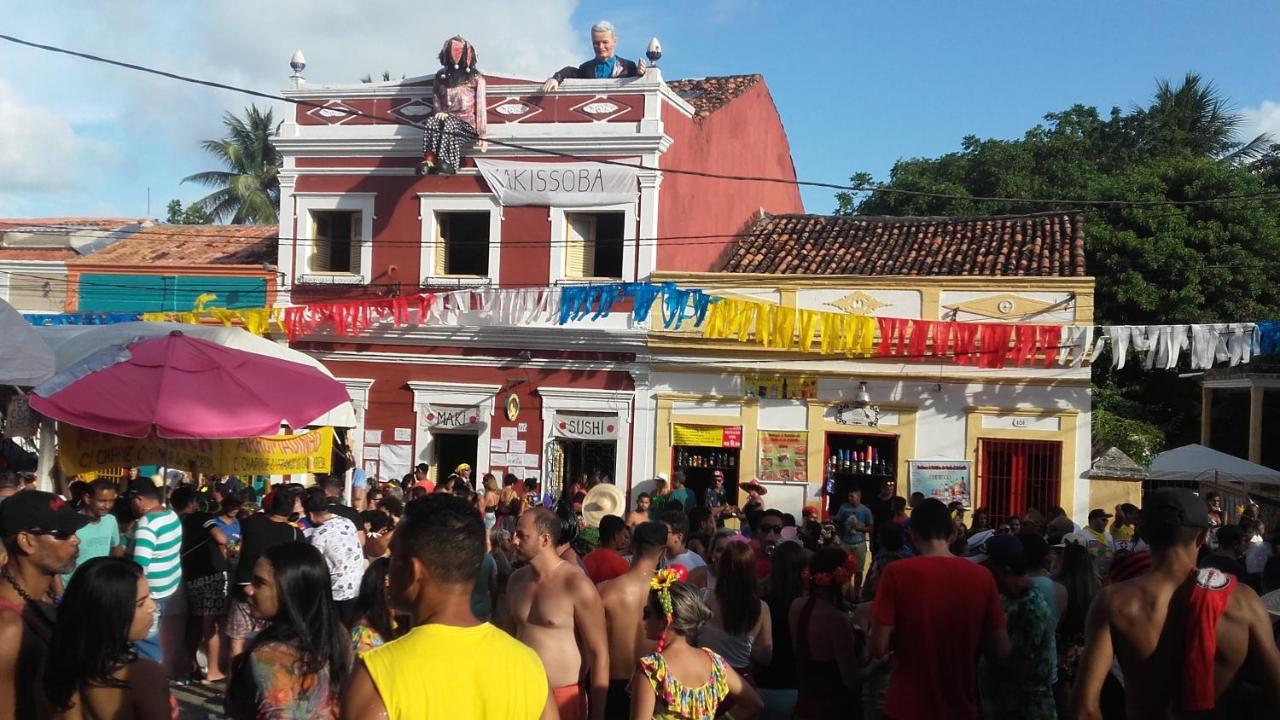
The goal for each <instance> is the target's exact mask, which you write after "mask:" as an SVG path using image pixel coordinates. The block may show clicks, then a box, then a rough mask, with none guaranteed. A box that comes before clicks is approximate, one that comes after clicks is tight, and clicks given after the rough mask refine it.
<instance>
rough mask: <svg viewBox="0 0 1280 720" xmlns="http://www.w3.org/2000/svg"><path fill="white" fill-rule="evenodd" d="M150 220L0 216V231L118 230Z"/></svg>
mask: <svg viewBox="0 0 1280 720" xmlns="http://www.w3.org/2000/svg"><path fill="white" fill-rule="evenodd" d="M146 222H152V221H151V220H148V219H147V218H123V217H45V218H0V231H8V230H31V231H37V230H119V229H121V228H124V227H127V226H129V225H142V224H143V223H146Z"/></svg>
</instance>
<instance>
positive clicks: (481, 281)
mask: <svg viewBox="0 0 1280 720" xmlns="http://www.w3.org/2000/svg"><path fill="white" fill-rule="evenodd" d="M418 210H419V212H418V219H419V220H420V221H421V223H420V224H421V226H422V236H421V249H420V250H419V252H418V263H419V267H420V268H421V274H422V279H421V281H420V284H421V285H424V286H425V285H458V286H470V285H497V284H498V278H499V277H500V275H499V271H500V270H501V269H502V268H501V263H502V206H501V205H499V204H498V200H497V199H496V198H495V197H494V196H493V195H492V194H490V193H418ZM482 211H487V212H488V213H489V274H488V275H487V276H485V277H472V276H469V275H436V274H435V271H436V253H437V252H438V250H439V245H440V243H439V242H438V241H437V240H436V238H437V237H438V236H439V230H438V225H439V223H438V222H437V221H436V213H438V212H482Z"/></svg>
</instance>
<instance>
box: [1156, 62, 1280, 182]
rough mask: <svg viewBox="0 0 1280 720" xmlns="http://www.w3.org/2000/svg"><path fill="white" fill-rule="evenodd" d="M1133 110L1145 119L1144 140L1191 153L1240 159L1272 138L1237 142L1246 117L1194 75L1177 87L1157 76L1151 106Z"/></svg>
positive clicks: (1261, 150) (1254, 154)
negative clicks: (1157, 79) (1158, 78)
mask: <svg viewBox="0 0 1280 720" xmlns="http://www.w3.org/2000/svg"><path fill="white" fill-rule="evenodd" d="M1135 114H1137V115H1140V116H1141V117H1142V118H1143V120H1145V126H1146V127H1145V130H1146V132H1145V133H1144V134H1145V135H1146V137H1147V141H1148V142H1150V143H1151V144H1152V145H1154V146H1155V147H1156V148H1157V149H1159V150H1161V151H1179V150H1182V151H1189V152H1191V153H1193V154H1195V155H1200V156H1208V157H1214V158H1219V159H1221V160H1226V161H1228V162H1232V163H1243V162H1247V161H1250V160H1256V159H1257V158H1259V157H1261V156H1262V155H1263V154H1264V153H1265V152H1266V151H1267V148H1268V147H1269V146H1270V145H1271V143H1272V142H1274V141H1273V140H1272V139H1271V136H1270V135H1267V134H1266V133H1263V134H1261V135H1258V136H1257V137H1255V138H1253V139H1252V140H1249V141H1247V142H1244V141H1241V140H1239V139H1238V138H1237V135H1238V133H1239V132H1240V131H1241V130H1242V129H1243V128H1244V125H1245V122H1246V119H1245V116H1244V115H1241V114H1240V113H1238V112H1235V110H1234V109H1233V108H1231V107H1230V106H1229V105H1228V103H1227V99H1226V98H1225V97H1223V96H1222V93H1220V92H1219V91H1218V89H1217V88H1216V87H1214V85H1213V83H1212V82H1206V81H1204V80H1203V79H1202V78H1201V77H1200V76H1199V75H1198V74H1196V73H1187V75H1186V77H1185V78H1183V79H1182V84H1181V85H1179V86H1177V87H1174V86H1173V84H1172V83H1170V82H1169V81H1168V80H1159V81H1158V82H1157V83H1156V94H1155V97H1154V98H1152V101H1151V105H1150V107H1148V108H1146V109H1144V110H1139V111H1137V112H1136V113H1135Z"/></svg>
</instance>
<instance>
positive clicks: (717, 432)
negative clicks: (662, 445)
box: [671, 423, 742, 448]
mask: <svg viewBox="0 0 1280 720" xmlns="http://www.w3.org/2000/svg"><path fill="white" fill-rule="evenodd" d="M671 444H672V445H684V446H686V447H717V448H740V447H742V428H741V427H720V426H718V425H683V424H681V423H675V424H674V425H673V426H672V427H671Z"/></svg>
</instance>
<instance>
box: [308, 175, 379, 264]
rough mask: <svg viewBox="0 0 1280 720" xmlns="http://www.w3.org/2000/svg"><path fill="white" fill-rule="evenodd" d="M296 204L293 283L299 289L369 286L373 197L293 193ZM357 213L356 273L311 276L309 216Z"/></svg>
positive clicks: (312, 235) (313, 233) (374, 196)
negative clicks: (358, 225)
mask: <svg viewBox="0 0 1280 720" xmlns="http://www.w3.org/2000/svg"><path fill="white" fill-rule="evenodd" d="M293 197H294V199H295V201H296V202H297V217H296V220H297V223H296V225H297V228H298V231H297V238H296V239H295V243H294V251H295V253H296V255H295V258H296V264H295V266H294V282H296V283H298V284H299V285H371V284H373V220H374V215H373V207H374V200H375V199H376V198H377V193H294V194H293ZM325 211H338V212H358V213H360V272H358V273H316V272H311V271H310V267H311V255H312V253H313V252H314V247H313V245H312V238H313V237H314V236H315V232H316V228H315V223H314V222H312V220H311V213H312V212H325Z"/></svg>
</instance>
